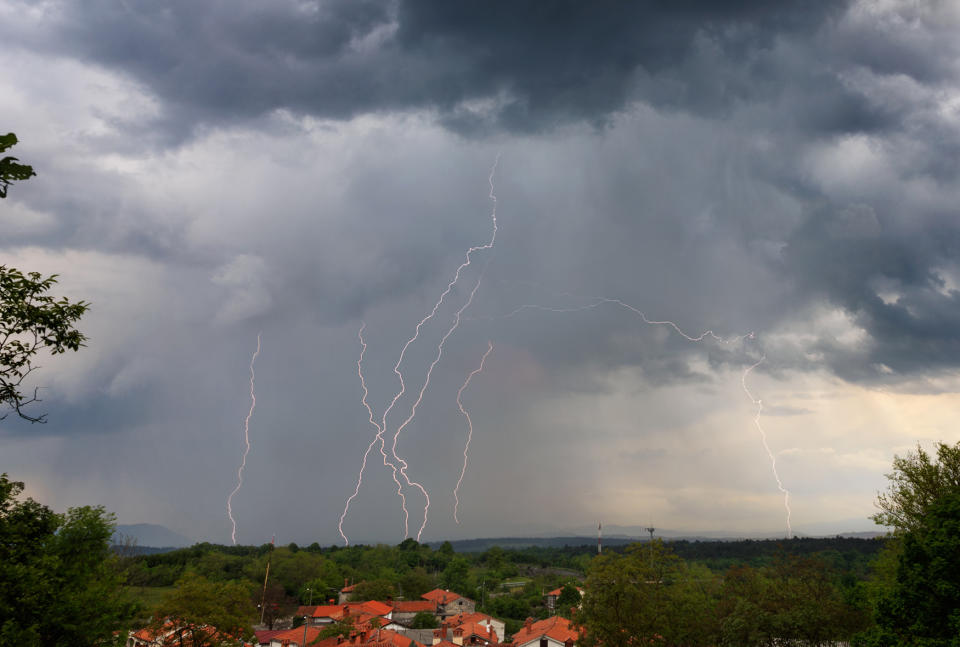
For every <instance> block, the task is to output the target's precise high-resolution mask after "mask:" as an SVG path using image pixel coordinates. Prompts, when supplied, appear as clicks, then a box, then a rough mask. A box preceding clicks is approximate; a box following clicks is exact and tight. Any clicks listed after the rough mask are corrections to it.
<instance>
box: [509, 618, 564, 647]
mask: <svg viewBox="0 0 960 647" xmlns="http://www.w3.org/2000/svg"><path fill="white" fill-rule="evenodd" d="M579 637H580V635H579V633H578V632H577V630H576V629H574V628H573V626H572V625H571V624H570V621H569V620H567V619H566V618H564V617H562V616H553V617H552V618H547V619H546V620H540V621H539V622H534V621H533V618H527V621H526V622H525V623H523V628H522V629H521V630H520V631H518V632H517V633H516V634H514V636H513V641H512V644H513V645H514V647H574V645H575V644H576V641H577V639H578V638H579Z"/></svg>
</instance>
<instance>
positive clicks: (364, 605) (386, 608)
mask: <svg viewBox="0 0 960 647" xmlns="http://www.w3.org/2000/svg"><path fill="white" fill-rule="evenodd" d="M392 614H393V607H391V606H390V605H388V604H386V603H385V602H377V601H375V600H370V601H368V602H348V603H346V604H322V605H319V606H310V607H299V608H298V609H297V615H298V616H302V617H306V618H308V620H309V622H308V624H309V625H310V626H314V627H315V626H324V625H329V624H333V623H334V622H343V621H344V620H345V619H347V618H350V619H351V621H352V622H354V623H355V624H356V623H365V622H367V623H368V622H370V621H371V620H372V619H373V618H381V619H382V620H380V624H386V622H385V621H389V620H390V619H391V615H392Z"/></svg>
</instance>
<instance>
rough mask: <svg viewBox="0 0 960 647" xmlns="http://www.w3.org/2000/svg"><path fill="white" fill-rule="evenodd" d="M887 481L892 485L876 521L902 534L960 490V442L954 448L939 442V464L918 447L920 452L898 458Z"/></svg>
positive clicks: (880, 498) (880, 503)
mask: <svg viewBox="0 0 960 647" xmlns="http://www.w3.org/2000/svg"><path fill="white" fill-rule="evenodd" d="M887 478H888V479H889V480H890V486H889V488H888V490H887V492H885V493H882V494H880V495H879V496H878V497H877V507H878V508H880V512H878V513H877V514H875V515H873V517H872V518H873V520H874V521H876V522H877V523H878V524H881V525H884V526H891V527H893V528H896V529H897V530H898V531H901V532H903V531H908V530H913V529H915V528H917V527H919V526H920V525H921V524H922V523H923V518H924V515H925V514H926V511H927V509H928V508H929V507H930V505H931V504H933V503H935V502H937V501H939V500H940V499H941V498H943V497H944V496H946V495H947V494H949V493H951V492H957V491H960V442H958V443H957V444H956V445H952V446H951V445H947V444H945V443H942V442H938V443H937V446H936V461H931V460H930V454H928V453H927V452H926V451H924V450H923V448H922V447H920V446H919V445H917V451H916V453H913V452H911V453H908V454H907V455H906V456H902V457H901V456H896V457H894V459H893V471H892V472H891V473H890V474H887Z"/></svg>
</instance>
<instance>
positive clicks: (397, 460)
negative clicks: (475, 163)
mask: <svg viewBox="0 0 960 647" xmlns="http://www.w3.org/2000/svg"><path fill="white" fill-rule="evenodd" d="M499 163H500V154H499V153H498V154H497V157H496V159H495V160H494V163H493V166H492V168H491V169H490V175H489V177H488V183H489V185H490V192H489V197H490V199H491V200H492V201H493V209H492V211H491V214H490V218H491V220H492V222H493V232H492V234H491V236H490V241H489V242H487V243H485V244H483V245H476V246H473V247H471V248H469V249H468V250H467V253H466V258H465V259H464V261H463V262H462V263H461V264H460V265H459V266H458V267H457V270H456V272H455V273H454V275H453V279H452V280H451V281H450V282H449V283H448V284H447V287H446V289H445V290H444V291H443V292H442V293H441V294H440V297H439V298H438V299H437V302H436V303H435V304H434V306H433V308H432V309H431V310H430V312H429V313H428V314H427V315H426V316H425V317H424V318H423V319H421V320H420V322H419V323H417V325H416V327H415V328H414V332H413V336H411V337H410V338H409V339H408V340H407V341H406V343H405V344H404V345H403V348H402V349H401V350H400V356H399V358H398V359H397V363H396V364H395V365H394V367H393V372H394V373H395V374H396V376H397V379H398V380H399V381H400V389H399V390H398V391H397V392H396V394H395V395H394V396H393V398H392V399H391V401H390V404H389V405H388V406H387V407H386V409H384V411H383V417H382V418H381V422H380V423H379V424H378V423H376V422H375V421H374V420H373V410H372V409H371V408H370V406H369V405H368V404H367V402H366V397H367V388H366V384H365V383H364V382H363V373H362V367H361V362H362V358H363V352H364V351H366V344H365V343H363V339H362V332H363V327H361V329H360V332H361V344H362V345H363V350H362V351H361V362H358V364H357V366H358V372H359V373H360V379H361V383H362V386H363V391H364V395H363V404H364V406H365V407H366V408H367V411H368V412H369V414H370V422H371V424H373V425H374V427H376V429H377V434H376V436H375V437H374V439H373V441H371V443H370V445H368V447H367V451H366V452H365V453H364V455H363V462H362V464H361V468H360V472H359V474H358V476H357V486H356V488H355V489H354V493H353V494H352V495H351V496H350V497H349V498H348V499H347V503H346V505H345V506H344V510H343V514H342V515H341V516H340V524H339V529H340V535H341V536H342V537H343V539H344V542H346V543H349V541H348V539H347V536H346V535H345V534H344V532H343V521H344V519H345V518H346V515H347V513H348V511H349V508H350V503H351V501H352V500H353V499H354V498H355V497H356V496H357V493H358V492H359V489H360V484H361V482H362V480H363V471H364V469H365V467H366V462H367V457H368V456H369V454H370V451H371V450H372V448H373V446H374V445H375V444H376V443H377V441H379V442H380V453H381V454H382V455H383V462H384V465H385V466H387V467H390V468H391V470H392V472H393V480H394V482H395V483H396V484H397V494H398V495H399V496H400V500H401V505H402V508H403V515H404V521H403V532H404V537H408V536H409V535H410V524H409V520H410V513H409V511H408V509H407V504H406V497H405V495H404V494H403V488H402V486H401V484H400V481H399V479H398V478H397V472H398V471H399V472H400V475H401V476H402V477H403V479H404V482H405V483H406V484H407V486H409V487H415V488H417V489H418V490H420V493H421V494H423V496H424V500H425V504H424V510H423V523H422V524H421V525H420V529H419V531H418V532H417V540H418V541H419V539H420V536H421V535H422V533H423V529H424V528H425V527H426V525H427V514H428V511H429V509H430V495H429V494H428V493H427V490H426V488H424V487H423V485H422V484H420V483H418V482H417V481H413V480H411V479H410V477H409V476H408V474H407V468H408V467H409V466H408V464H407V462H406V461H405V460H404V459H403V458H401V457H400V456H399V455H398V454H397V441H398V439H399V436H400V433H401V432H402V431H403V429H404V428H405V427H406V426H407V425H408V424H409V423H410V422H411V421H412V420H413V418H414V417H415V416H416V410H417V407H418V406H419V404H420V402H421V401H422V399H423V394H424V393H425V392H426V389H427V386H429V384H430V377H431V374H432V372H433V368H434V367H435V366H436V365H437V363H438V362H439V361H440V357H441V356H442V354H443V345H444V343H445V342H446V340H447V339H448V338H449V337H450V335H452V334H453V332H454V331H455V330H456V329H457V328H458V327H459V325H460V321H461V316H462V314H463V312H464V311H465V310H466V309H467V307H469V306H470V304H471V303H472V302H473V297H474V295H475V294H476V293H477V290H478V289H479V287H480V283H481V281H482V280H483V274H482V273H481V275H480V278H478V279H477V283H476V284H475V285H474V287H473V290H471V292H470V296H469V298H468V299H467V302H466V303H465V304H464V305H463V306H462V307H461V308H460V309H459V310H458V311H457V313H456V315H455V318H454V323H453V325H452V326H451V327H450V328H449V329H448V330H447V332H446V334H445V335H444V336H443V338H442V339H441V340H440V343H439V345H438V346H437V357H436V358H435V359H434V361H433V362H432V363H431V364H430V367H429V368H428V370H427V375H426V377H425V379H424V384H423V387H422V388H421V389H420V393H419V396H418V398H417V400H416V402H415V403H414V404H413V406H412V408H411V412H410V415H409V416H408V417H407V418H406V419H405V420H404V422H403V423H402V424H401V425H400V426H399V427H398V428H397V430H396V432H395V433H394V435H393V443H392V446H391V455H392V460H391V459H390V458H389V457H388V456H387V454H386V440H385V437H384V434H385V432H386V429H387V416H388V415H389V414H390V412H391V411H392V410H393V407H394V406H395V405H396V404H397V402H398V401H399V400H400V398H402V397H403V395H404V394H405V393H406V388H407V387H406V382H405V381H404V377H403V372H402V371H401V370H400V366H401V365H402V364H403V360H404V358H405V357H406V353H407V349H408V348H409V347H410V346H411V344H413V343H414V342H415V341H416V340H417V339H419V337H420V330H421V329H422V328H423V326H424V324H426V323H427V322H428V321H430V320H431V319H433V318H434V317H435V316H436V314H437V311H438V310H439V309H440V306H442V305H443V303H444V301H445V300H446V298H447V296H448V295H449V294H450V292H452V291H453V288H454V286H455V285H456V284H457V283H458V282H459V280H460V275H461V273H462V272H463V271H464V270H465V269H466V268H467V267H469V266H470V265H471V264H472V261H473V254H474V252H479V251H486V250H490V249H492V248H493V245H494V243H495V242H496V238H497V229H498V227H497V197H496V195H495V194H494V184H493V178H494V175H495V174H496V171H497V166H498V164H499Z"/></svg>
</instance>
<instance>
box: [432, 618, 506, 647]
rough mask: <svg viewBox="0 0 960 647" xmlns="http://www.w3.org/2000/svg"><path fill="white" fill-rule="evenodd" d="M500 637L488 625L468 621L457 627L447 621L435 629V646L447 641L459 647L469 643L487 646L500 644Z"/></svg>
mask: <svg viewBox="0 0 960 647" xmlns="http://www.w3.org/2000/svg"><path fill="white" fill-rule="evenodd" d="M499 639H500V637H499V636H497V633H496V632H495V631H494V630H493V629H490V628H488V627H483V626H481V625H478V624H475V623H472V622H468V623H464V624H461V625H459V626H457V627H451V626H450V625H448V624H447V623H446V622H444V623H443V624H442V625H440V628H439V629H434V630H433V647H438V646H440V645H443V644H445V643H452V644H454V645H456V646H457V647H464V646H467V645H480V646H482V647H487V646H490V645H499V644H500V643H499Z"/></svg>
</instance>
